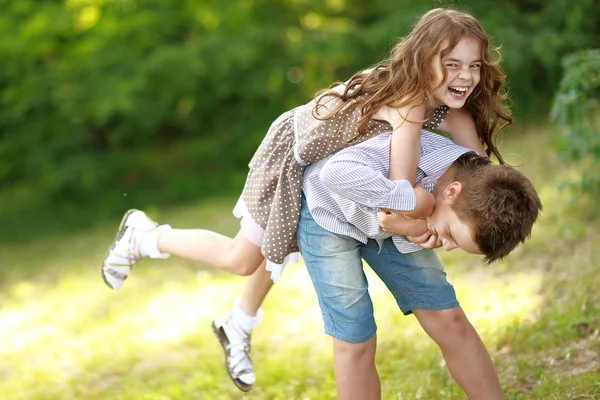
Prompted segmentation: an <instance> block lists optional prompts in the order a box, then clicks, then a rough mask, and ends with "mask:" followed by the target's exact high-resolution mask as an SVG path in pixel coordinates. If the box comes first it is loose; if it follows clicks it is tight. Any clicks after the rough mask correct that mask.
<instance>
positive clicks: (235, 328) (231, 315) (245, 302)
mask: <svg viewBox="0 0 600 400" xmlns="http://www.w3.org/2000/svg"><path fill="white" fill-rule="evenodd" d="M271 287H273V281H272V280H271V272H270V271H267V270H265V263H264V262H263V264H262V265H261V267H260V268H259V269H258V270H256V272H255V273H254V274H252V275H251V276H250V277H249V278H248V279H247V281H246V284H245V286H244V291H243V293H242V296H241V297H239V298H238V299H236V300H235V302H234V304H233V307H232V308H231V309H229V310H227V311H225V312H224V313H222V314H221V315H219V316H218V317H217V318H215V320H214V321H213V330H214V332H215V335H216V336H217V338H218V339H219V341H220V343H221V345H222V346H223V350H224V351H225V363H226V367H227V372H228V373H229V375H230V376H231V379H232V380H233V382H234V383H235V385H236V386H237V387H238V388H239V389H241V390H243V391H249V390H250V389H252V385H253V384H254V382H255V381H256V375H255V374H254V368H253V365H252V360H251V359H250V337H251V334H252V330H253V329H254V328H255V327H256V326H257V325H258V323H259V322H260V320H261V318H262V310H261V309H260V305H261V304H262V302H263V300H264V299H265V297H266V296H267V294H268V293H269V290H270V289H271Z"/></svg>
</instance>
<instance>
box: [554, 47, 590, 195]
mask: <svg viewBox="0 0 600 400" xmlns="http://www.w3.org/2000/svg"><path fill="white" fill-rule="evenodd" d="M563 67H564V75H563V78H562V80H561V82H560V86H559V88H558V91H557V93H556V96H555V97H554V102H553V104H552V111H551V117H552V119H553V120H554V121H555V122H557V123H558V125H559V127H560V132H561V139H560V140H559V143H558V144H559V146H558V147H559V149H560V150H561V153H562V154H563V155H564V156H566V159H567V160H568V161H578V162H579V164H580V165H581V166H582V167H583V168H581V169H580V173H581V175H580V176H579V177H578V179H577V180H576V183H577V184H578V186H579V189H583V191H584V192H588V193H589V194H592V195H597V194H598V193H600V49H594V50H587V51H580V52H577V53H574V54H570V55H569V56H567V57H565V59H564V62H563Z"/></svg>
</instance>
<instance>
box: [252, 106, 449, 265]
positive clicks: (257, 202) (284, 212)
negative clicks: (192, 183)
mask: <svg viewBox="0 0 600 400" xmlns="http://www.w3.org/2000/svg"><path fill="white" fill-rule="evenodd" d="M335 101H339V100H335ZM335 101H331V102H329V103H328V107H333V106H334V105H335ZM314 106H315V101H314V100H313V101H311V102H310V103H308V104H305V105H303V106H300V107H298V108H295V109H293V110H291V111H288V112H286V113H284V114H283V115H281V116H280V117H279V118H278V119H277V120H276V121H275V122H274V123H273V124H272V125H271V127H270V128H269V131H268V132H267V135H266V136H265V138H264V139H263V141H262V143H261V144H260V146H259V148H258V150H257V151H256V153H255V154H254V157H253V158H252V160H251V161H250V164H249V167H250V172H249V173H248V178H247V180H246V185H245V186H244V191H243V193H242V198H243V201H244V204H245V206H246V208H247V209H248V213H249V216H250V217H251V218H252V219H253V220H254V222H256V223H257V224H258V225H259V226H260V227H261V228H263V229H264V230H265V232H264V239H263V243H262V247H261V250H262V253H263V255H264V256H265V257H266V258H267V260H269V261H270V262H272V263H275V264H282V263H283V260H284V259H285V257H286V256H287V255H288V254H290V253H293V252H297V251H298V243H297V240H296V229H297V227H298V218H299V215H300V200H301V196H302V172H303V168H304V167H303V166H302V164H300V162H299V161H298V159H299V160H301V161H302V162H304V165H307V164H312V163H314V162H317V161H319V160H321V159H323V158H325V157H327V156H328V155H330V154H331V153H333V152H335V151H337V150H339V149H341V148H343V147H346V146H348V145H349V144H348V143H347V142H348V141H349V140H350V139H352V138H353V137H354V136H355V135H356V134H357V129H358V121H359V119H360V117H361V111H360V107H357V108H356V109H354V110H351V111H348V110H347V109H342V111H340V112H339V113H338V114H337V115H335V116H334V117H333V118H331V119H328V120H325V121H321V120H319V119H317V118H315V117H314V116H313V108H314ZM444 107H445V106H444ZM328 112H329V109H324V108H323V109H320V110H319V115H320V116H323V115H326V114H327V113H328ZM447 113H448V109H447V107H446V110H443V109H442V107H440V108H438V109H436V110H435V112H434V115H433V117H432V118H431V119H430V120H429V121H428V122H427V124H425V125H424V127H427V128H428V129H434V128H435V127H437V126H438V125H439V124H440V123H441V121H442V120H443V118H444V117H445V116H446V114H447ZM390 130H391V126H390V125H389V124H388V123H386V122H379V121H374V120H372V121H371V122H370V124H369V127H368V130H367V134H365V135H362V136H361V137H360V138H359V139H358V140H357V141H355V142H353V144H356V143H360V142H362V141H364V140H366V139H369V138H372V137H373V136H375V135H378V134H380V133H383V132H389V131H390ZM294 147H295V148H294ZM295 151H296V155H295V154H294V152H295Z"/></svg>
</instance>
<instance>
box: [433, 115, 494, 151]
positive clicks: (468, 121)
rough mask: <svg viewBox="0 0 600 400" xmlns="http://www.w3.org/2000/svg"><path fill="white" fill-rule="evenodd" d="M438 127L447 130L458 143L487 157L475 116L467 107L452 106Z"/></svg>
mask: <svg viewBox="0 0 600 400" xmlns="http://www.w3.org/2000/svg"><path fill="white" fill-rule="evenodd" d="M438 129H439V130H441V131H444V132H447V133H448V134H449V135H450V139H452V141H453V142H454V143H456V144H457V145H459V146H462V147H466V148H468V149H473V150H475V151H476V152H477V154H479V155H480V156H482V157H487V154H486V153H485V150H484V149H483V146H482V145H481V141H480V140H479V135H478V134H477V128H476V127H475V121H474V120H473V116H472V115H471V113H469V111H467V110H466V109H464V108H458V109H455V108H451V109H450V112H449V113H448V115H447V116H446V118H444V120H443V121H442V123H441V124H440V126H439V127H438Z"/></svg>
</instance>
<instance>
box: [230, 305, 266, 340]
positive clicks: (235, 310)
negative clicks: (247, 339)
mask: <svg viewBox="0 0 600 400" xmlns="http://www.w3.org/2000/svg"><path fill="white" fill-rule="evenodd" d="M231 311H232V312H231V319H232V320H233V322H234V323H235V324H236V325H237V326H239V327H240V328H242V329H243V330H244V331H246V332H248V333H251V332H252V330H253V329H254V328H255V327H256V325H258V324H259V322H260V320H261V318H262V316H263V310H262V308H259V309H258V311H257V312H256V315H255V316H251V315H248V314H246V313H245V312H244V310H242V307H240V299H239V298H238V299H235V301H234V302H233V307H232V309H231Z"/></svg>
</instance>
